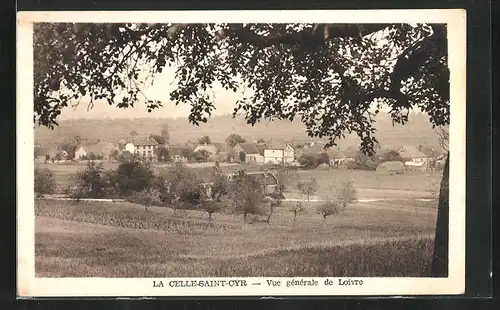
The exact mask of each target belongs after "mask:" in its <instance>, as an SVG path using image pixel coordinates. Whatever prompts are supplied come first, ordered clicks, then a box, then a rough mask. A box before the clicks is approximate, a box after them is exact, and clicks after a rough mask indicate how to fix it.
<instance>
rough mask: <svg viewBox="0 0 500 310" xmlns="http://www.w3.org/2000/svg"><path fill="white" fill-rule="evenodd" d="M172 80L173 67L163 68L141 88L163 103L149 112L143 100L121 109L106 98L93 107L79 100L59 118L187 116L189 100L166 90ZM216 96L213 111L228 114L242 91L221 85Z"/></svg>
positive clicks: (150, 96) (217, 113) (168, 89)
mask: <svg viewBox="0 0 500 310" xmlns="http://www.w3.org/2000/svg"><path fill="white" fill-rule="evenodd" d="M173 80H174V75H173V71H167V70H166V71H164V72H163V73H161V74H159V75H158V76H157V77H155V81H154V83H153V85H152V86H149V87H146V88H144V89H143V91H144V93H146V95H147V96H148V99H151V100H160V101H161V102H162V103H163V107H160V108H158V109H155V110H153V111H152V112H151V113H149V112H148V111H147V109H146V105H145V104H141V103H139V104H137V105H135V106H134V107H133V108H132V107H129V108H127V109H120V108H117V107H116V106H110V105H109V104H108V103H107V102H106V101H96V102H94V107H93V108H92V109H90V110H88V109H87V107H88V101H87V102H84V99H82V100H81V102H80V104H79V105H78V106H77V107H76V108H73V107H68V108H66V109H63V110H62V112H61V115H60V118H59V119H61V120H65V119H81V118H92V119H103V118H148V117H149V118H151V117H152V118H177V117H188V115H189V111H190V105H189V104H179V105H178V106H176V105H175V103H173V102H170V100H169V93H170V91H172V90H173V86H171V83H172V82H173ZM214 93H215V96H216V101H215V106H216V110H215V111H214V112H213V115H214V116H215V115H227V114H231V113H232V112H233V110H234V108H235V107H236V104H235V103H236V101H237V100H238V99H240V98H241V93H233V92H232V91H227V90H224V89H218V88H215V89H214Z"/></svg>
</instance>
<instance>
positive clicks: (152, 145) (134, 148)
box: [125, 138, 158, 159]
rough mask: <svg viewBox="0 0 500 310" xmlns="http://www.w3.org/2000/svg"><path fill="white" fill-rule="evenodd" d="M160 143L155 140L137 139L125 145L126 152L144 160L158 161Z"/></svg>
mask: <svg viewBox="0 0 500 310" xmlns="http://www.w3.org/2000/svg"><path fill="white" fill-rule="evenodd" d="M156 148H158V142H156V140H155V139H153V138H137V139H134V140H132V141H129V142H127V143H126V144H125V150H126V151H129V152H130V153H132V154H137V155H139V156H141V157H144V158H151V159H157V154H156V152H155V150H156Z"/></svg>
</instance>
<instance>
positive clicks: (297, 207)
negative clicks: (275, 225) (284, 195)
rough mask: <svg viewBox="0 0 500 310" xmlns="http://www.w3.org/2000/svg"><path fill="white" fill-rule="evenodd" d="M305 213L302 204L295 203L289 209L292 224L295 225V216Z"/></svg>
mask: <svg viewBox="0 0 500 310" xmlns="http://www.w3.org/2000/svg"><path fill="white" fill-rule="evenodd" d="M305 211H306V208H305V207H304V204H303V203H302V202H300V201H298V202H297V203H295V204H293V205H292V207H291V208H290V212H291V213H292V214H293V223H294V224H295V221H296V219H297V215H300V214H302V213H304V212H305Z"/></svg>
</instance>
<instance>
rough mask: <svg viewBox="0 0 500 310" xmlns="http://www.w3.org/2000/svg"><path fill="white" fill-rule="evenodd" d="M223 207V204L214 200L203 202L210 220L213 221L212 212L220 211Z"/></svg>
mask: <svg viewBox="0 0 500 310" xmlns="http://www.w3.org/2000/svg"><path fill="white" fill-rule="evenodd" d="M221 209H222V204H221V203H220V202H217V201H213V200H206V201H204V202H203V210H204V211H205V212H207V213H208V220H209V221H212V214H214V213H217V212H219V211H220V210H221Z"/></svg>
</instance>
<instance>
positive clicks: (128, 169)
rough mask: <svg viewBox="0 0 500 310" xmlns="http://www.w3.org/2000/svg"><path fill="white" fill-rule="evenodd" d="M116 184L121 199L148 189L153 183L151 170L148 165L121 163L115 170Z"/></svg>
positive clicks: (130, 162) (129, 162) (132, 162)
mask: <svg viewBox="0 0 500 310" xmlns="http://www.w3.org/2000/svg"><path fill="white" fill-rule="evenodd" d="M116 182H117V184H118V185H117V186H118V189H119V192H120V195H121V196H123V197H128V196H130V195H132V194H133V193H137V192H140V191H143V190H145V189H148V188H150V187H151V186H152V184H153V182H154V173H153V169H152V168H151V166H150V165H149V164H148V163H143V162H140V161H138V160H135V159H134V160H131V161H127V162H123V163H121V164H120V165H119V166H118V168H117V169H116Z"/></svg>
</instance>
